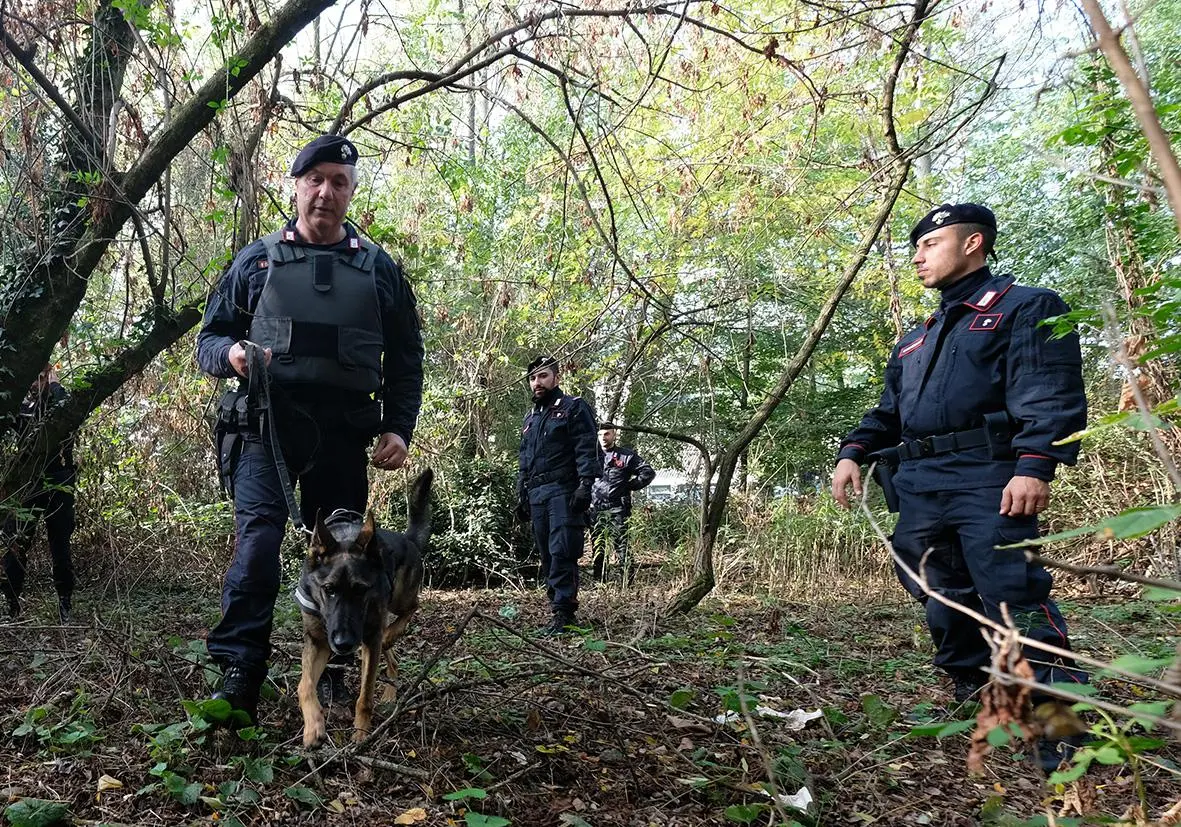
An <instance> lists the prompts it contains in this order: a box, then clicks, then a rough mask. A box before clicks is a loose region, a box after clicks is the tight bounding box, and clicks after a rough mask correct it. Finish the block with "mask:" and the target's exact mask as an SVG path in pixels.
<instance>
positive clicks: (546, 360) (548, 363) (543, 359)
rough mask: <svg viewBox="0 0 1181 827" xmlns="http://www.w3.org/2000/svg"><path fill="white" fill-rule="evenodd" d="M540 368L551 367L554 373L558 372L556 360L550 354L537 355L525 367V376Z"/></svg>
mask: <svg viewBox="0 0 1181 827" xmlns="http://www.w3.org/2000/svg"><path fill="white" fill-rule="evenodd" d="M542 368H552V369H553V371H554V373H557V372H558V360H557V359H555V358H554V357H552V356H538V357H537V358H536V359H534V360H533V361H532V362H530V363H529V367H527V368H525V376H526V377H529V376H532V375H533V374H534V373H536V372H537V371H539V370H541V369H542Z"/></svg>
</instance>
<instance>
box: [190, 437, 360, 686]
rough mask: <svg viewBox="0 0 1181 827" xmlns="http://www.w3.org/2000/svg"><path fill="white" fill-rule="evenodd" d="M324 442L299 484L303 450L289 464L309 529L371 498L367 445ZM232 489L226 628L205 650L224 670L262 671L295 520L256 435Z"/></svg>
mask: <svg viewBox="0 0 1181 827" xmlns="http://www.w3.org/2000/svg"><path fill="white" fill-rule="evenodd" d="M321 439H322V442H321V444H320V449H319V450H318V451H317V454H316V457H315V459H314V463H313V464H312V466H311V468H310V469H308V470H307V471H305V472H304V473H303V474H300V475H299V476H298V478H296V477H295V476H294V474H295V471H297V470H298V469H299V468H300V467H302V466H303V465H305V464H306V457H300V456H298V450H297V451H293V452H292V456H290V457H288V468H289V469H290V470H291V473H292V474H293V479H292V484H296V479H298V485H299V510H300V515H301V516H302V518H303V521H304V524H305V525H307V526H308V527H309V528H310V527H311V526H313V525H315V519H316V514H317V512H318V513H320V514H321V515H323V516H325V517H327V516H328V515H329V514H331V513H332V512H333V511H335V510H336V509H338V508H347V509H349V510H352V511H358V512H363V511H364V509H365V504H366V502H367V500H368V497H369V478H368V476H367V474H366V465H367V462H368V457H367V455H366V445H367V440H365V439H363V438H361V437H359V436H357V435H355V434H353V433H343V434H342V433H336V432H328V431H326V432H325V433H324V434H323V435H322V437H321ZM292 460H294V462H293V461H292ZM297 463H298V464H297ZM233 483H234V528H235V536H234V540H235V547H234V559H233V561H232V562H231V563H230V568H229V570H228V571H227V572H226V575H225V582H224V584H223V586H222V595H221V613H222V617H221V621H220V622H219V623H218V624H217V626H215V627H214V628H213V629H211V630H210V632H209V635H208V637H207V638H206V648H207V649H208V650H209V654H210V656H211V657H213V659H214V660H216V661H217V662H218V663H220V664H222V665H223V666H224V665H227V664H230V663H236V664H238V665H241V666H245V667H246V668H248V669H252V670H258V671H261V670H263V669H265V667H266V661H267V658H268V657H270V654H271V626H272V623H273V621H274V610H275V599H276V598H277V597H278V594H279V577H280V562H279V549H280V546H281V545H282V543H283V535H284V532H285V530H286V524H287V520H288V519H289V517H288V513H287V501H286V500H285V499H284V497H283V488H282V485H281V483H280V482H279V472H278V471H276V470H275V463H274V462H273V461H272V459H271V456H270V454H269V453H267V451H266V449H265V448H264V447H263V445H262V443H261V442H259V441H258V439H257V437H255V436H253V435H248V436H246V437H245V438H244V442H243V445H242V453H241V456H240V457H239V458H238V464H237V466H236V467H235V468H234V469H233Z"/></svg>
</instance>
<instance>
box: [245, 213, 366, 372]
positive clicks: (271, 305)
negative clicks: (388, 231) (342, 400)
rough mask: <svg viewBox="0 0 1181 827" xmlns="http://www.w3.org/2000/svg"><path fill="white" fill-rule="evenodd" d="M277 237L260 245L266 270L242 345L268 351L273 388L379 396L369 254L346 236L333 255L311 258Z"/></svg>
mask: <svg viewBox="0 0 1181 827" xmlns="http://www.w3.org/2000/svg"><path fill="white" fill-rule="evenodd" d="M294 241H295V233H294V232H293V231H291V230H288V229H283V230H279V231H278V232H274V233H271V234H270V235H267V236H265V237H264V238H263V244H265V245H266V249H267V257H268V261H267V263H266V265H261V263H260V266H267V267H268V268H269V272H268V273H267V281H266V285H265V286H264V287H263V289H262V295H261V296H260V297H259V300H258V306H257V307H256V308H255V309H254V319H253V321H252V322H251V323H250V331H249V333H248V335H249V337H250V340H251V341H252V342H256V343H257V344H260V345H263V346H264V347H269V348H270V349H271V354H272V356H271V364H270V367H269V370H270V375H271V376H272V377H273V378H274V380H275V381H276V382H279V383H281V384H288V383H291V384H316V385H329V386H332V387H337V388H343V389H345V390H351V391H362V392H364V393H373V392H375V391H377V390H379V389H380V388H381V354H382V350H383V345H384V342H385V337H384V335H383V331H382V325H381V308H380V304H379V302H378V296H377V283H376V280H375V278H374V275H373V268H374V265H375V264H376V261H377V248H376V247H374V246H367V245H366V244H365V243H364V242H362V241H361V240H360V239H359V238H357V237H355V236H353V237H351V239H350V245H349V246H348V247H345V248H343V249H340V250H317V249H314V248H308V247H304V246H302V245H299V244H294V243H287V242H294Z"/></svg>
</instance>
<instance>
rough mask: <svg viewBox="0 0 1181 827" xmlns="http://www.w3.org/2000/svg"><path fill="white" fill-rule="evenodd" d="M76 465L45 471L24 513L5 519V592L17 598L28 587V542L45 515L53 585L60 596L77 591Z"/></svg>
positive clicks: (11, 515) (24, 505)
mask: <svg viewBox="0 0 1181 827" xmlns="http://www.w3.org/2000/svg"><path fill="white" fill-rule="evenodd" d="M76 481H77V474H76V473H75V471H74V469H73V468H69V467H67V468H61V469H56V470H52V471H48V472H46V474H45V484H44V486H43V487H42V488H41V490H40V491H38V492H37V493H35V494H33V496H31V497H29V498H27V499H25V500H24V501H23V502H22V503H21V512H22V513H21V514H10V515H9V516H8V517H7V518H6V519H5V521H4V544H5V546H6V550H5V553H4V578H5V582H4V588H3V591H4V595H5V596H6V597H8V598H9V600H15V599H16V598H17V597H19V596H20V595H21V593H22V592H23V591H24V589H25V575H26V571H27V564H28V559H29V546H30V545H32V541H33V532H34V531H35V530H36V528H37V523H38V521H39V520H40V519H41V518H42V517H44V518H45V533H46V534H47V535H48V539H49V556H50V559H51V560H52V561H53V585H54V587H55V588H56V589H57V593H58V595H59V596H61V597H68V596H69V595H71V594H73V592H74V563H73V560H72V559H71V556H70V537H71V535H73V533H74V483H75V482H76Z"/></svg>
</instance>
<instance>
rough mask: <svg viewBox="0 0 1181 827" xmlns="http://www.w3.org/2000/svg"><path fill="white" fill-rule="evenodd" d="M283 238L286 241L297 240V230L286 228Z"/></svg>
mask: <svg viewBox="0 0 1181 827" xmlns="http://www.w3.org/2000/svg"><path fill="white" fill-rule="evenodd" d="M283 240H284V241H295V230H284V231H283Z"/></svg>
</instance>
